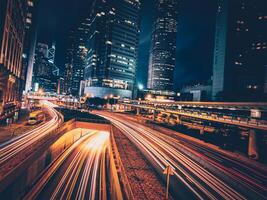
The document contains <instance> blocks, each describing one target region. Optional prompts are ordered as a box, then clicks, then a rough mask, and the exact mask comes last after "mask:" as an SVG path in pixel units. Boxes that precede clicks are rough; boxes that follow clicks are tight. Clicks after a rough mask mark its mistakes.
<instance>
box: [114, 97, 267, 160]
mask: <svg viewBox="0 0 267 200" xmlns="http://www.w3.org/2000/svg"><path fill="white" fill-rule="evenodd" d="M119 105H120V107H122V109H124V110H136V112H137V115H139V114H140V113H141V112H142V110H145V111H148V112H149V113H153V117H152V118H153V120H155V118H156V117H157V115H158V114H165V118H167V119H166V121H167V122H170V121H169V119H170V118H171V117H174V118H175V119H176V120H175V123H176V124H182V121H183V120H184V118H189V119H195V120H199V121H205V122H210V123H213V124H221V125H228V126H236V127H241V128H243V129H246V130H247V131H248V132H249V144H248V155H249V157H251V158H254V159H258V157H259V153H258V146H257V137H258V134H266V133H267V119H266V113H267V103H254V102H248V103H246V102H158V101H135V100H132V101H131V100H126V101H120V102H119ZM193 126H194V125H193ZM205 128H207V127H205V126H202V127H200V128H197V129H200V133H201V131H202V132H203V131H204V130H205Z"/></svg>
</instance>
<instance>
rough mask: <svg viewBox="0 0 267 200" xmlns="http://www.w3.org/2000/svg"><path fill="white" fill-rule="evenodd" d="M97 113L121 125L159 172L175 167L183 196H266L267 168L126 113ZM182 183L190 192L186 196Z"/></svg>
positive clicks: (175, 184) (174, 182)
mask: <svg viewBox="0 0 267 200" xmlns="http://www.w3.org/2000/svg"><path fill="white" fill-rule="evenodd" d="M97 114H99V115H101V116H103V117H105V118H107V119H109V120H110V121H111V122H112V123H113V124H114V125H115V126H116V127H118V128H119V129H120V130H121V131H122V132H123V133H124V134H125V135H126V136H127V137H128V138H129V139H130V140H131V141H132V142H133V143H134V144H135V145H136V146H137V147H138V148H139V149H140V150H141V151H142V152H143V154H144V155H145V156H146V158H147V159H148V160H149V161H150V162H151V164H153V166H154V167H155V169H156V170H157V171H158V172H159V173H161V171H162V170H163V169H164V168H165V167H166V166H167V165H170V166H172V167H173V169H174V170H175V171H174V176H173V177H172V179H171V186H172V188H173V189H174V190H176V191H179V190H180V191H179V192H178V193H177V195H178V196H179V198H184V199H188V197H189V196H190V195H191V196H190V198H195V199H266V194H267V187H266V179H267V176H266V172H267V170H266V169H265V168H259V169H258V168H255V165H249V164H248V163H244V162H242V161H241V160H240V161H239V160H238V159H235V158H233V157H229V156H227V155H225V154H221V153H220V152H219V151H215V150H214V149H211V148H209V147H208V146H205V145H200V144H197V143H194V142H192V141H186V140H182V139H177V138H173V137H170V136H169V135H167V134H163V133H161V132H159V131H156V130H153V129H151V128H149V127H147V126H145V125H143V124H140V123H138V122H137V121H136V120H134V118H131V117H127V116H126V115H121V114H114V113H108V112H98V113H97ZM180 185H183V186H185V188H186V190H187V191H186V192H188V193H187V194H186V195H184V196H183V194H182V193H183V192H181V188H179V187H178V186H180ZM189 193H190V194H189Z"/></svg>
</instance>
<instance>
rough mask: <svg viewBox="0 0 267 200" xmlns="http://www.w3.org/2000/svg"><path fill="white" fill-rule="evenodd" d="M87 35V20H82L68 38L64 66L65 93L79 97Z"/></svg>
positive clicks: (84, 63)
mask: <svg viewBox="0 0 267 200" xmlns="http://www.w3.org/2000/svg"><path fill="white" fill-rule="evenodd" d="M88 34H89V19H85V20H83V21H82V22H81V23H80V24H79V26H78V27H77V28H76V29H75V30H71V31H70V33H69V36H68V45H67V46H68V47H67V51H66V64H65V75H64V76H65V78H64V79H65V80H66V81H65V93H66V94H71V95H73V96H79V95H80V85H81V81H82V80H83V73H84V68H85V65H86V55H87V48H86V47H85V45H86V41H87V38H88Z"/></svg>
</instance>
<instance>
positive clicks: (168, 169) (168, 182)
mask: <svg viewBox="0 0 267 200" xmlns="http://www.w3.org/2000/svg"><path fill="white" fill-rule="evenodd" d="M163 174H166V176H167V184H166V196H165V198H166V200H167V199H168V198H169V185H170V175H173V174H174V169H173V168H172V167H171V166H170V165H167V167H166V168H165V169H164V170H163Z"/></svg>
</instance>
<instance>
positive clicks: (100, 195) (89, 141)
mask: <svg viewBox="0 0 267 200" xmlns="http://www.w3.org/2000/svg"><path fill="white" fill-rule="evenodd" d="M77 131H78V132H80V130H77ZM86 131H88V130H83V132H86ZM109 138H110V137H109V133H108V132H103V131H90V132H88V133H87V134H86V135H85V136H84V137H82V139H80V140H78V141H77V142H76V143H74V145H72V146H71V147H70V148H69V149H68V150H66V151H65V152H64V153H63V154H62V155H61V156H60V157H59V158H58V159H57V160H56V162H54V163H53V165H52V166H50V168H49V169H47V171H46V172H45V173H44V174H43V176H42V177H41V179H40V180H39V181H38V182H37V183H36V184H35V186H34V188H33V189H32V190H31V191H30V192H29V193H28V194H27V195H26V196H25V197H24V199H92V200H94V199H106V197H107V195H108V194H107V193H106V192H107V186H106V183H108V179H107V176H106V174H107V172H106V163H107V156H108V148H109V147H110V139H109Z"/></svg>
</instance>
